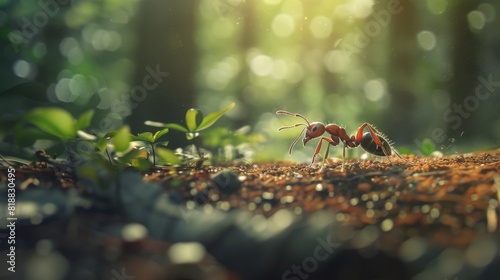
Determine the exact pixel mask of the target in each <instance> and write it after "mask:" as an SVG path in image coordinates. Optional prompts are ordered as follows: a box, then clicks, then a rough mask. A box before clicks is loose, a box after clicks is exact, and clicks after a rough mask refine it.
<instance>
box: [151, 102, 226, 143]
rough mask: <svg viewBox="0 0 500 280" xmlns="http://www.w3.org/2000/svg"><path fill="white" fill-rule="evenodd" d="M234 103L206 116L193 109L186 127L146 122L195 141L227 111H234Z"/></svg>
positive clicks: (188, 112) (187, 119) (189, 113)
mask: <svg viewBox="0 0 500 280" xmlns="http://www.w3.org/2000/svg"><path fill="white" fill-rule="evenodd" d="M234 105H235V104H234V102H233V103H231V104H229V105H227V106H226V107H225V108H224V109H222V110H220V111H216V112H212V113H210V114H208V115H206V116H203V113H202V112H201V111H200V110H198V109H194V108H191V109H189V110H187V112H186V127H184V126H182V125H180V124H177V123H161V122H155V121H145V122H144V124H145V125H149V126H154V127H165V128H170V129H174V130H177V131H181V132H184V133H186V139H187V140H193V139H194V138H196V137H198V136H199V135H200V131H202V130H204V129H206V128H208V127H210V126H212V125H213V124H214V123H215V122H216V121H217V120H218V119H219V118H220V117H222V116H223V115H224V114H225V113H226V112H227V111H229V110H231V109H233V107H234Z"/></svg>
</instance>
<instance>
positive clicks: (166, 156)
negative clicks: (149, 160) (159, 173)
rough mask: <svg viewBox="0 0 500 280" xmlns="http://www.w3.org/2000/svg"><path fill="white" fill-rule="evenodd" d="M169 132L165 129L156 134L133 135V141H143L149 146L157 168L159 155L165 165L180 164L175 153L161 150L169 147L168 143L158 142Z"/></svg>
mask: <svg viewBox="0 0 500 280" xmlns="http://www.w3.org/2000/svg"><path fill="white" fill-rule="evenodd" d="M168 131H169V129H168V128H163V129H160V130H158V131H156V132H155V133H151V132H143V133H139V134H138V135H137V136H135V135H131V138H132V140H133V141H141V142H144V143H146V144H147V145H148V146H149V148H150V150H151V154H152V156H153V166H155V165H156V163H157V154H158V156H159V158H160V159H161V160H162V161H163V163H168V164H172V165H175V164H178V163H179V162H180V160H179V158H178V157H177V156H176V155H175V154H174V152H173V151H171V150H169V149H166V148H160V147H166V146H167V145H168V141H162V142H159V141H158V140H159V139H160V138H161V137H162V136H163V135H165V134H167V133H168Z"/></svg>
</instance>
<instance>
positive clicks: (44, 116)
mask: <svg viewBox="0 0 500 280" xmlns="http://www.w3.org/2000/svg"><path fill="white" fill-rule="evenodd" d="M24 119H25V120H26V121H28V122H30V123H32V124H34V125H35V126H37V127H38V128H40V129H41V130H43V131H45V132H47V133H50V134H52V135H54V136H57V137H59V138H61V139H69V138H73V137H75V136H76V131H77V129H75V120H74V119H73V117H72V116H71V114H70V113H68V112H67V111H66V110H63V109H61V108H56V107H49V108H38V109H34V110H32V111H30V112H28V113H27V114H26V116H25V117H24Z"/></svg>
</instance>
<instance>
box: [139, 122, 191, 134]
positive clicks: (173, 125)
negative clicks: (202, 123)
mask: <svg viewBox="0 0 500 280" xmlns="http://www.w3.org/2000/svg"><path fill="white" fill-rule="evenodd" d="M144 124H145V125H149V126H154V127H166V128H170V129H173V130H177V131H181V132H189V130H188V129H187V128H185V127H183V126H182V125H180V124H176V123H161V122H154V121H145V122H144Z"/></svg>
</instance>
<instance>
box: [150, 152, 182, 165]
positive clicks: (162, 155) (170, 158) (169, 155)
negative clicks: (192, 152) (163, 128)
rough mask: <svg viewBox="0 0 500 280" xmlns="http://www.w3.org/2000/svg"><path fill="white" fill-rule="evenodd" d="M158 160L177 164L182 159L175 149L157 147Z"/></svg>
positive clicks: (163, 162) (162, 162) (161, 162)
mask: <svg viewBox="0 0 500 280" xmlns="http://www.w3.org/2000/svg"><path fill="white" fill-rule="evenodd" d="M156 160H157V161H158V163H160V164H163V165H166V164H170V165H176V164H180V163H181V160H180V159H179V157H178V156H177V155H176V154H175V153H174V151H172V150H169V149H167V148H157V149H156Z"/></svg>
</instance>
